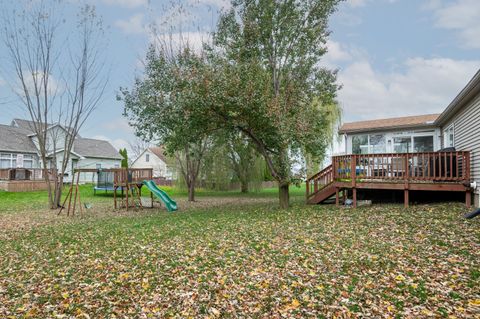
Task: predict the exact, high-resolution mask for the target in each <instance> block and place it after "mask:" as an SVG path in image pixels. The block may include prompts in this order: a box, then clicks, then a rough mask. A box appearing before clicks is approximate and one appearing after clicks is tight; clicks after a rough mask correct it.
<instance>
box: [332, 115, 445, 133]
mask: <svg viewBox="0 0 480 319" xmlns="http://www.w3.org/2000/svg"><path fill="white" fill-rule="evenodd" d="M439 115H440V114H427V115H416V116H404V117H394V118H388V119H378V120H370V121H359V122H350V123H344V124H343V125H342V126H341V127H340V129H339V133H340V134H342V133H358V132H368V131H378V130H384V129H400V128H414V127H425V126H433V125H434V122H435V120H436V119H437V118H438V116H439Z"/></svg>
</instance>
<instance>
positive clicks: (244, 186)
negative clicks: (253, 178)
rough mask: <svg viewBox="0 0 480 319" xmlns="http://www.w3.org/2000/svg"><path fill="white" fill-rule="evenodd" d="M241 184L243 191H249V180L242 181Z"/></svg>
mask: <svg viewBox="0 0 480 319" xmlns="http://www.w3.org/2000/svg"><path fill="white" fill-rule="evenodd" d="M240 184H241V191H242V193H244V194H246V193H248V181H241V182H240Z"/></svg>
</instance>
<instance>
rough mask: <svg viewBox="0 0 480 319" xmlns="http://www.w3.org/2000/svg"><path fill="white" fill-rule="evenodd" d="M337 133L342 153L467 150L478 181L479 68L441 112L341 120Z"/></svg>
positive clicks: (479, 168) (479, 137)
mask: <svg viewBox="0 0 480 319" xmlns="http://www.w3.org/2000/svg"><path fill="white" fill-rule="evenodd" d="M339 134H341V135H342V138H343V141H342V142H343V145H344V147H345V150H344V153H345V154H380V153H418V152H435V151H438V150H440V149H442V148H447V147H455V149H456V150H457V151H469V152H470V165H471V169H470V177H471V179H472V181H476V182H477V184H479V185H480V70H479V71H478V72H477V73H476V75H475V76H474V77H473V78H472V79H471V80H470V82H469V83H468V84H467V85H466V86H465V88H464V89H463V90H462V91H461V92H460V93H459V94H458V95H457V96H456V97H455V99H454V100H453V101H452V102H451V103H450V104H449V105H448V107H447V108H446V109H445V110H444V111H443V113H441V114H429V115H420V116H407V117H398V118H390V119H379V120H371V121H361V122H352V123H345V124H343V125H342V126H341V127H340V129H339ZM341 153H343V151H342V152H341ZM479 189H480V188H478V187H477V188H476V189H475V190H474V204H475V206H477V207H478V206H479V194H480V192H479Z"/></svg>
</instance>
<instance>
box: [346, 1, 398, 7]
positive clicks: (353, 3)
mask: <svg viewBox="0 0 480 319" xmlns="http://www.w3.org/2000/svg"><path fill="white" fill-rule="evenodd" d="M382 1H383V2H388V3H394V2H397V1H398V0H382ZM369 2H374V0H347V4H348V5H349V6H350V7H353V8H356V7H364V6H366V5H367V4H368V3H369Z"/></svg>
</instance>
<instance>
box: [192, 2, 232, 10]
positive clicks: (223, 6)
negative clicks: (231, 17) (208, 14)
mask: <svg viewBox="0 0 480 319" xmlns="http://www.w3.org/2000/svg"><path fill="white" fill-rule="evenodd" d="M189 3H190V4H195V5H202V6H214V7H217V8H219V9H229V8H230V7H231V2H230V0H190V1H189Z"/></svg>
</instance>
